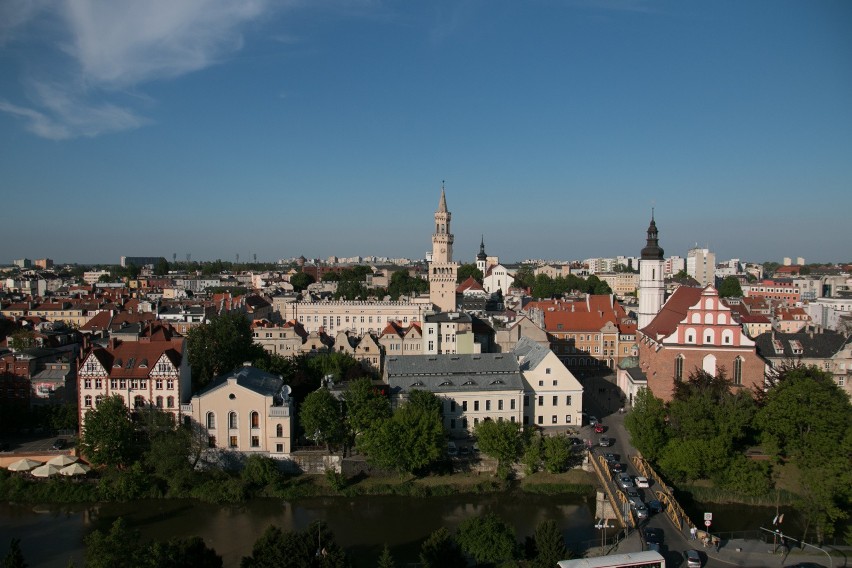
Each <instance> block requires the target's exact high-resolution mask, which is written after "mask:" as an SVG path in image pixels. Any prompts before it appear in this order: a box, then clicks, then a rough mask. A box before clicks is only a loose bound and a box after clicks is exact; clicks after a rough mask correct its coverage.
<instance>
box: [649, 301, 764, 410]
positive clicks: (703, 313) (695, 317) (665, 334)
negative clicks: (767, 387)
mask: <svg viewBox="0 0 852 568" xmlns="http://www.w3.org/2000/svg"><path fill="white" fill-rule="evenodd" d="M638 343H639V361H640V367H641V370H642V371H643V372H644V373H645V376H646V377H647V379H648V388H649V389H651V392H652V393H653V394H654V396H656V397H657V398H660V399H662V400H664V401H669V400H671V399H672V395H673V393H674V387H675V383H676V382H677V381H680V380H686V379H688V378H689V376H690V375H691V374H692V373H693V372H695V371H696V369H697V370H702V369H703V370H705V371H707V372H708V373H710V374H712V375H719V374H720V373H721V372H722V371H724V373H725V376H726V377H727V378H728V379H729V380H731V381H732V383H733V385H734V387H733V388H734V389H749V390H753V389H754V388H762V387H763V384H764V372H765V363H764V361H763V360H762V359H761V358H760V357H759V356H758V355H757V351H756V349H755V343H754V341H752V340H751V339H749V337H748V336H747V335H745V333H743V330H742V327H741V326H740V325H739V324H738V323H737V322H736V321H734V319H733V318H732V317H731V310H730V308H728V306H726V305H725V304H724V303H723V302H722V301H721V300H720V298H719V294H718V292H717V291H716V289H715V288H714V287H713V286H707V287H705V288H692V287H687V286H681V287H680V288H678V289H677V290H675V292H674V293H673V294H672V295H671V297H670V298H669V299H668V300H667V301H666V303H665V305H664V306H663V308H662V310H660V312H659V314H657V316H656V317H655V318H654V319H653V320H651V323H649V324H648V325H647V326H645V327H644V328H642V329H640V330H639V334H638Z"/></svg>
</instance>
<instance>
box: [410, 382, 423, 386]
mask: <svg viewBox="0 0 852 568" xmlns="http://www.w3.org/2000/svg"><path fill="white" fill-rule="evenodd" d="M411 386H412V387H422V386H423V381H414V382H413V383H411Z"/></svg>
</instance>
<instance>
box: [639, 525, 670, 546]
mask: <svg viewBox="0 0 852 568" xmlns="http://www.w3.org/2000/svg"><path fill="white" fill-rule="evenodd" d="M644 536H645V542H647V543H649V544H650V543H652V542H653V543H656V544H663V540H664V539H665V536H666V533H665V532H664V531H663V529H659V528H656V527H647V528H646V529H645V533H644Z"/></svg>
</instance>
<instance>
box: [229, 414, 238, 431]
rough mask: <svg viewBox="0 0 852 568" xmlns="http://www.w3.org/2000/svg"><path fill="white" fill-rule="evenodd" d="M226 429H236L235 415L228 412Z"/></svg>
mask: <svg viewBox="0 0 852 568" xmlns="http://www.w3.org/2000/svg"><path fill="white" fill-rule="evenodd" d="M228 428H231V429H236V428H237V413H236V412H229V413H228Z"/></svg>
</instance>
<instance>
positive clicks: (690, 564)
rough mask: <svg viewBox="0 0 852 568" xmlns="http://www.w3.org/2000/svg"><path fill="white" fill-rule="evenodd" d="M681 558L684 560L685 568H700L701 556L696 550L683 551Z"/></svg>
mask: <svg viewBox="0 0 852 568" xmlns="http://www.w3.org/2000/svg"><path fill="white" fill-rule="evenodd" d="M683 557H684V559H685V560H686V566H687V568H701V556H699V554H698V551H697V550H684V551H683Z"/></svg>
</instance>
